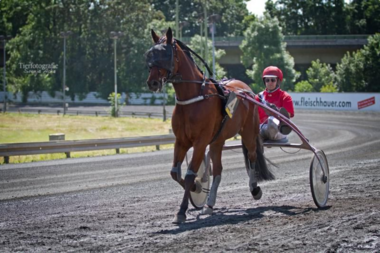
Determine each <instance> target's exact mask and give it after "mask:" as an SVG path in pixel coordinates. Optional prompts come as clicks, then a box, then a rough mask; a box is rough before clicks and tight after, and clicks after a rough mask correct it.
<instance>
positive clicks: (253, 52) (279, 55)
mask: <svg viewBox="0 0 380 253" xmlns="http://www.w3.org/2000/svg"><path fill="white" fill-rule="evenodd" d="M240 49H241V50H242V52H244V54H243V56H242V59H241V60H242V63H243V65H244V66H245V67H246V68H252V69H251V70H247V75H248V76H250V77H251V78H252V79H253V81H254V84H255V85H253V88H254V90H255V91H256V92H258V91H259V90H261V89H263V88H264V84H263V83H262V78H261V74H262V72H263V70H264V69H265V68H266V67H267V66H270V65H273V66H277V67H279V68H280V69H281V70H282V72H283V73H284V80H283V82H282V88H283V89H285V90H293V89H294V83H293V82H294V81H295V77H296V73H295V70H294V60H293V57H291V56H290V55H289V53H288V52H287V51H286V50H285V43H284V36H283V35H282V33H281V28H280V25H279V22H278V20H277V18H271V17H270V16H269V15H265V16H264V17H263V18H260V19H259V20H257V21H255V22H252V23H251V25H250V26H249V27H248V29H247V30H246V31H245V32H244V39H243V42H242V44H241V45H240Z"/></svg>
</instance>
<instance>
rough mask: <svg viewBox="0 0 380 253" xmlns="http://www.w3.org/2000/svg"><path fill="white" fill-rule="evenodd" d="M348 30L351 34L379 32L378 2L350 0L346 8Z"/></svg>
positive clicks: (379, 10) (372, 0) (379, 6)
mask: <svg viewBox="0 0 380 253" xmlns="http://www.w3.org/2000/svg"><path fill="white" fill-rule="evenodd" d="M347 13H348V24H349V30H350V33H352V34H374V33H377V32H380V16H379V13H380V1H378V0H352V1H351V3H350V4H348V6H347Z"/></svg>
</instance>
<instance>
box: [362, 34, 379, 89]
mask: <svg viewBox="0 0 380 253" xmlns="http://www.w3.org/2000/svg"><path fill="white" fill-rule="evenodd" d="M361 54H362V55H363V59H364V69H363V74H364V78H365V80H366V87H365V91H367V92H380V85H379V80H380V71H379V70H380V33H377V34H375V35H373V36H370V37H369V38H368V44H367V45H365V46H364V48H363V49H362V50H361Z"/></svg>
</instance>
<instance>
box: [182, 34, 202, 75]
mask: <svg viewBox="0 0 380 253" xmlns="http://www.w3.org/2000/svg"><path fill="white" fill-rule="evenodd" d="M176 42H177V44H178V46H179V47H180V48H181V49H182V51H183V52H184V53H185V54H186V55H187V57H189V59H190V60H191V61H192V62H193V63H194V65H195V66H196V67H197V69H198V70H199V71H200V72H201V73H202V75H203V71H202V70H201V68H200V67H199V66H198V64H197V63H196V62H195V60H194V58H193V56H192V55H191V52H190V50H191V49H190V48H189V47H188V46H187V45H185V43H183V42H182V41H180V40H176ZM202 60H203V59H202Z"/></svg>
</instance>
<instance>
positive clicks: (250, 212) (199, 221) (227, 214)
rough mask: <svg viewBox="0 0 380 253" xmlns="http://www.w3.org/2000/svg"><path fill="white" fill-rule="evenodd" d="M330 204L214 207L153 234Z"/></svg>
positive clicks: (211, 225) (305, 210) (296, 213)
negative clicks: (212, 211)
mask: <svg viewBox="0 0 380 253" xmlns="http://www.w3.org/2000/svg"><path fill="white" fill-rule="evenodd" d="M330 207H331V206H328V207H325V208H323V209H318V208H310V207H309V208H302V207H295V206H264V207H257V208H249V209H246V208H235V209H226V208H219V209H218V208H216V209H214V214H213V215H210V216H203V215H200V214H194V216H195V217H193V218H191V217H189V218H188V221H187V222H186V223H182V224H179V225H178V227H177V228H175V229H167V230H161V231H159V232H156V233H154V234H180V233H182V232H186V231H192V230H197V229H201V228H206V227H216V226H221V225H227V224H239V223H242V222H247V221H250V220H258V219H261V218H264V217H266V216H267V217H268V216H273V217H281V216H295V215H301V214H305V213H308V212H320V211H323V210H328V209H330ZM194 212H199V210H196V209H190V210H189V214H192V213H194Z"/></svg>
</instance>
